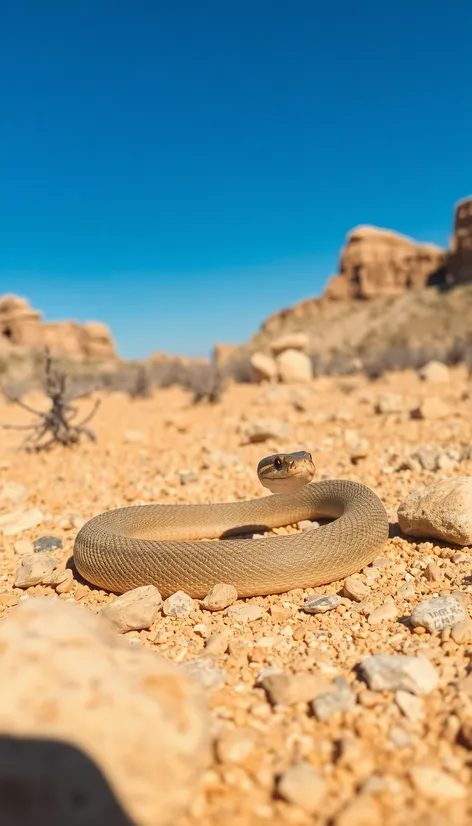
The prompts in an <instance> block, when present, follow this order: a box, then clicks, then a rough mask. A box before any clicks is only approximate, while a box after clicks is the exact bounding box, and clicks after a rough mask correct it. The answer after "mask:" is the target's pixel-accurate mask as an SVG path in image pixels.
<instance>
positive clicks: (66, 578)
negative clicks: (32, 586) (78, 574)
mask: <svg viewBox="0 0 472 826" xmlns="http://www.w3.org/2000/svg"><path fill="white" fill-rule="evenodd" d="M42 584H43V585H51V586H52V587H53V588H55V589H56V591H57V593H58V594H67V592H68V591H70V590H71V588H72V585H73V584H74V577H73V574H72V571H71V570H70V569H69V568H66V569H65V570H64V571H58V570H57V569H56V570H55V571H53V572H52V574H48V576H45V577H44V578H43V580H42Z"/></svg>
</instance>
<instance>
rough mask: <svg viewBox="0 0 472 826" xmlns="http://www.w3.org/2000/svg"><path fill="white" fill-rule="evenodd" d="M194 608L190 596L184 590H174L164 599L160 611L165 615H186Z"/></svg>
mask: <svg viewBox="0 0 472 826" xmlns="http://www.w3.org/2000/svg"><path fill="white" fill-rule="evenodd" d="M194 608H195V603H194V601H193V599H192V597H189V595H188V594H186V593H185V591H176V592H175V594H171V596H170V597H167V599H165V600H164V602H163V604H162V612H163V614H164V616H166V617H188V616H189V614H191V613H192V611H193V610H194Z"/></svg>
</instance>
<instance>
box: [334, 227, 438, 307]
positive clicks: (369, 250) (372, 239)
mask: <svg viewBox="0 0 472 826" xmlns="http://www.w3.org/2000/svg"><path fill="white" fill-rule="evenodd" d="M445 259H446V255H445V252H444V251H443V250H442V249H441V248H440V247H437V246H435V245H434V244H419V243H418V242H416V241H413V239H411V238H408V237H406V236H404V235H400V233H398V232H393V231H392V230H386V229H378V228H377V227H371V226H359V227H356V228H355V229H353V230H351V232H350V233H349V234H348V236H347V241H346V245H345V247H344V249H343V251H342V253H341V260H340V267H339V275H336V276H334V278H332V279H331V281H330V282H329V283H328V285H327V287H326V290H325V293H324V297H325V298H327V299H331V300H340V299H353V298H354V299H356V298H357V299H370V298H376V297H378V296H385V295H396V294H398V293H401V292H404V291H405V290H408V289H413V290H418V289H422V288H423V287H426V286H427V285H428V284H429V283H431V282H432V281H433V280H435V279H437V278H440V271H442V270H443V268H444V264H445Z"/></svg>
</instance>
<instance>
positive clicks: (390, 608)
mask: <svg viewBox="0 0 472 826" xmlns="http://www.w3.org/2000/svg"><path fill="white" fill-rule="evenodd" d="M397 615H398V611H397V608H396V605H395V603H394V602H384V603H383V604H382V605H379V607H378V608H374V610H373V611H371V612H370V614H369V616H368V618H367V622H368V623H369V624H370V625H378V623H379V622H384V621H385V620H392V619H395V618H396V616H397Z"/></svg>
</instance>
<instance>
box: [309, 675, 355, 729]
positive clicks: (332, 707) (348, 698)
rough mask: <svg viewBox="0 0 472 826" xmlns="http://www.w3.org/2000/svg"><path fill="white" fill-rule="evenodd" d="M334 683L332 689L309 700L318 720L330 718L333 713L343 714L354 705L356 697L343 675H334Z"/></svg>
mask: <svg viewBox="0 0 472 826" xmlns="http://www.w3.org/2000/svg"><path fill="white" fill-rule="evenodd" d="M334 684H335V689H334V690H332V691H328V692H326V693H325V694H320V695H318V696H317V697H315V699H314V700H312V701H311V707H312V709H313V713H314V715H315V717H316V718H317V719H318V720H322V721H326V720H330V719H331V717H333V716H334V715H335V714H343V713H344V712H346V711H350V710H351V708H354V706H355V705H356V702H357V697H356V695H355V694H354V692H353V691H351V689H350V687H349V683H348V682H347V681H346V680H345V679H344V677H335V678H334Z"/></svg>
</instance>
